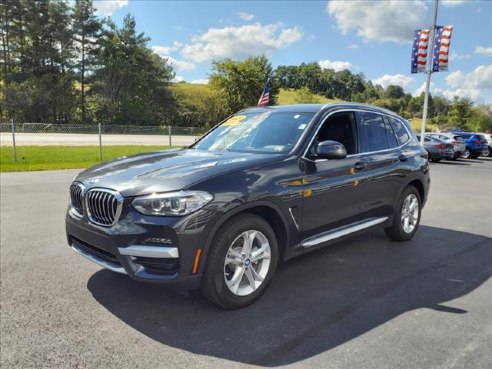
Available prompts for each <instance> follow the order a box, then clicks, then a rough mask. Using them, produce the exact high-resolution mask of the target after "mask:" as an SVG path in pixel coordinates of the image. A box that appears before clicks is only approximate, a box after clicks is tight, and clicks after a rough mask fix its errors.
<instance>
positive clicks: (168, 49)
mask: <svg viewBox="0 0 492 369" xmlns="http://www.w3.org/2000/svg"><path fill="white" fill-rule="evenodd" d="M181 46H183V44H182V43H181V42H178V41H174V43H173V46H158V45H156V46H152V47H151V49H152V50H153V51H154V52H155V53H156V54H158V55H160V56H165V55H169V54H170V53H172V52H173V51H176V50H179V48H180V47H181Z"/></svg>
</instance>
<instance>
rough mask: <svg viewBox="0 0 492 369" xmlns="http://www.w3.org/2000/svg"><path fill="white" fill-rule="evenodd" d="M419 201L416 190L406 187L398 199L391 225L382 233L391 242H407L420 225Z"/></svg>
mask: <svg viewBox="0 0 492 369" xmlns="http://www.w3.org/2000/svg"><path fill="white" fill-rule="evenodd" d="M420 204H421V200H420V195H419V193H418V191H417V189H416V188H415V187H413V186H410V187H407V188H406V189H405V191H403V194H402V196H401V198H400V201H399V203H398V209H397V212H396V214H395V218H394V220H393V225H392V226H391V227H389V228H385V229H384V231H385V232H386V234H387V235H388V237H389V238H391V239H392V240H393V241H408V240H410V239H411V238H412V237H413V236H414V235H415V233H416V232H417V229H418V227H419V224H420V211H421V205H420Z"/></svg>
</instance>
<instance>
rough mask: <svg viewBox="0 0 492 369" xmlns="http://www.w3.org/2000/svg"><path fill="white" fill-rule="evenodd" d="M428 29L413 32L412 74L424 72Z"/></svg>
mask: <svg viewBox="0 0 492 369" xmlns="http://www.w3.org/2000/svg"><path fill="white" fill-rule="evenodd" d="M429 33H430V31H429V30H428V29H418V30H416V31H415V37H414V38H413V47H412V73H421V72H425V66H426V64H427V50H428V48H429Z"/></svg>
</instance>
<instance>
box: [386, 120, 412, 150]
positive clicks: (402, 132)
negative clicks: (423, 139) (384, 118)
mask: <svg viewBox="0 0 492 369" xmlns="http://www.w3.org/2000/svg"><path fill="white" fill-rule="evenodd" d="M388 121H389V122H390V125H391V128H393V131H394V132H395V135H396V138H397V140H398V143H399V144H400V146H401V145H403V144H404V143H405V142H407V141H408V140H409V139H410V135H409V134H408V132H407V130H406V128H405V125H404V124H403V122H401V121H399V120H398V119H395V118H391V117H388Z"/></svg>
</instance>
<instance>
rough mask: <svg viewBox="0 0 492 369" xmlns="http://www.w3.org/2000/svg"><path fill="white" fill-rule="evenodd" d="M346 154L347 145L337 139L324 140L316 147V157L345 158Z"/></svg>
mask: <svg viewBox="0 0 492 369" xmlns="http://www.w3.org/2000/svg"><path fill="white" fill-rule="evenodd" d="M346 156H347V150H346V149H345V146H343V144H341V143H340V142H337V141H329V140H328V141H322V142H319V143H318V147H317V148H316V158H319V159H343V158H345V157H346Z"/></svg>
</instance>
